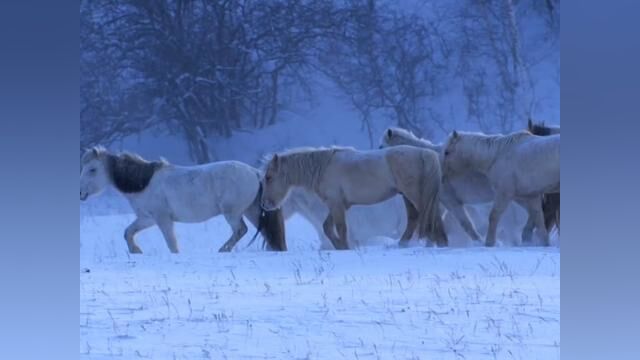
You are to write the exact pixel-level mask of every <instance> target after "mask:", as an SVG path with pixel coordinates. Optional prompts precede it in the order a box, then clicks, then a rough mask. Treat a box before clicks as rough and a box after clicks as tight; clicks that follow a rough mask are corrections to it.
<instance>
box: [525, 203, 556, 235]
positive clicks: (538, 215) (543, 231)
mask: <svg viewBox="0 0 640 360" xmlns="http://www.w3.org/2000/svg"><path fill="white" fill-rule="evenodd" d="M541 205H542V204H541V203H540V201H538V199H537V198H536V199H534V200H531V201H530V202H529V207H530V212H531V213H532V214H534V216H535V217H534V219H535V222H536V231H538V234H539V235H540V237H541V238H542V240H543V242H544V245H545V246H550V245H551V242H550V239H549V231H548V230H547V227H546V225H545V223H544V213H543V212H542V206H541Z"/></svg>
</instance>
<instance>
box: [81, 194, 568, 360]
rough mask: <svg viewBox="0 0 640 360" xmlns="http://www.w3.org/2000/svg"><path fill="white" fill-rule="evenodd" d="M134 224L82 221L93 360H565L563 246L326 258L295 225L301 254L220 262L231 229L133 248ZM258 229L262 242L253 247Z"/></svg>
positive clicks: (380, 251)
mask: <svg viewBox="0 0 640 360" xmlns="http://www.w3.org/2000/svg"><path fill="white" fill-rule="evenodd" d="M132 219H133V215H132V214H130V213H128V212H127V211H126V207H125V206H124V204H123V203H122V199H118V198H114V197H112V196H109V195H105V196H104V197H102V198H96V199H93V201H91V202H89V203H86V204H83V205H82V207H81V215H80V239H81V261H80V262H81V270H80V271H81V273H80V303H81V305H80V354H81V358H86V359H103V358H149V359H165V358H166V359H197V358H204V359H207V358H210V359H236V358H247V359H252V358H257V359H342V358H346V359H555V358H559V356H560V355H559V354H560V251H559V248H558V246H557V239H556V241H555V242H554V244H555V245H554V246H553V247H550V248H543V247H517V246H516V247H514V246H502V247H498V248H493V249H486V248H484V247H482V246H471V247H452V248H447V249H437V248H432V247H425V246H424V244H418V243H415V244H413V245H412V246H411V247H409V248H403V249H400V248H397V247H396V246H395V242H396V241H395V240H394V239H390V238H383V237H380V238H375V239H369V240H367V245H365V246H362V247H360V248H359V249H358V250H355V251H345V252H338V251H319V250H317V249H318V247H319V241H318V239H317V235H316V233H315V231H314V230H313V228H312V227H311V226H310V225H309V224H308V223H307V222H306V221H305V220H304V219H303V218H302V217H299V216H294V217H293V218H291V219H290V220H289V221H288V222H287V236H288V243H289V247H290V251H289V252H286V253H273V252H264V251H261V250H260V248H259V244H258V241H256V243H255V244H254V245H253V246H252V247H250V248H246V246H247V243H248V241H249V238H250V236H249V235H247V236H245V238H244V239H243V240H242V241H241V242H240V243H239V244H238V247H237V248H236V251H235V252H232V253H228V254H219V253H217V252H216V250H217V249H218V247H219V246H220V245H221V244H222V243H223V241H224V240H225V239H226V238H227V236H228V235H229V232H230V230H229V229H228V227H227V225H226V224H225V223H224V221H223V220H222V219H219V218H218V219H213V220H211V221H209V222H206V223H203V224H196V225H180V224H179V225H178V226H177V229H176V231H177V234H178V238H179V242H180V245H181V251H182V252H181V253H180V254H179V255H170V254H169V252H168V250H167V248H166V246H165V244H164V241H163V240H162V237H161V235H160V232H159V231H158V230H157V229H156V228H152V229H149V230H147V231H146V232H143V233H141V234H140V236H139V240H138V242H139V244H140V246H141V248H142V249H143V251H144V252H145V253H144V255H141V256H129V255H128V254H127V252H126V246H125V243H124V240H123V239H122V232H123V229H124V228H125V226H126V225H127V224H128V223H129V222H130V221H131V220H132ZM253 230H254V229H251V230H250V231H251V234H253Z"/></svg>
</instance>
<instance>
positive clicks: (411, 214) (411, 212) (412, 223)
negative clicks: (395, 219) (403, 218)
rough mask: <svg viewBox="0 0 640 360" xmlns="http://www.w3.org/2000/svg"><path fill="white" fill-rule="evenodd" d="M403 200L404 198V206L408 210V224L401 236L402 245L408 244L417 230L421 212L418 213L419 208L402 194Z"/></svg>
mask: <svg viewBox="0 0 640 360" xmlns="http://www.w3.org/2000/svg"><path fill="white" fill-rule="evenodd" d="M402 200H404V206H405V208H406V210H407V226H406V228H405V230H404V233H403V234H402V237H401V238H400V243H399V244H400V246H406V244H407V243H408V242H409V240H410V239H411V237H412V236H413V233H414V232H415V230H416V226H417V225H418V218H419V215H420V214H419V213H418V209H416V207H415V206H414V205H413V204H412V203H411V201H409V199H407V198H406V197H405V196H404V195H403V196H402Z"/></svg>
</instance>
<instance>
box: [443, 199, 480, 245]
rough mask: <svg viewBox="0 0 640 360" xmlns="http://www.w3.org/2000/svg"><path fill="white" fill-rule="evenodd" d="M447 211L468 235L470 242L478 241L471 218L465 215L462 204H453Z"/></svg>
mask: <svg viewBox="0 0 640 360" xmlns="http://www.w3.org/2000/svg"><path fill="white" fill-rule="evenodd" d="M449 211H451V212H452V213H453V216H454V217H455V218H456V219H457V220H458V222H459V223H460V226H462V229H463V230H464V231H465V232H466V233H467V235H469V237H470V238H471V240H473V241H480V234H479V233H478V230H477V229H476V226H475V225H474V224H473V222H472V221H471V218H469V213H467V210H466V209H465V208H464V205H463V204H455V205H453V206H451V207H449Z"/></svg>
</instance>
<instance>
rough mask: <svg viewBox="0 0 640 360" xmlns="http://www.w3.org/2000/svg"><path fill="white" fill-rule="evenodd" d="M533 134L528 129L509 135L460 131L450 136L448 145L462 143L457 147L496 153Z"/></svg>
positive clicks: (469, 150) (483, 152) (465, 149)
mask: <svg viewBox="0 0 640 360" xmlns="http://www.w3.org/2000/svg"><path fill="white" fill-rule="evenodd" d="M532 136H533V135H532V134H531V133H530V132H528V131H517V132H514V133H511V134H507V135H502V134H496V135H487V134H483V133H479V132H467V131H459V132H457V136H455V135H451V136H449V139H448V141H447V144H446V147H449V146H450V145H462V146H456V149H461V150H463V151H468V152H474V153H480V154H487V153H488V154H494V153H495V152H497V151H502V150H503V149H504V148H506V147H509V146H511V145H513V144H519V143H520V142H522V141H523V140H525V139H528V138H531V137H532Z"/></svg>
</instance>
